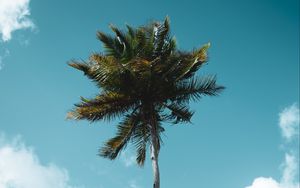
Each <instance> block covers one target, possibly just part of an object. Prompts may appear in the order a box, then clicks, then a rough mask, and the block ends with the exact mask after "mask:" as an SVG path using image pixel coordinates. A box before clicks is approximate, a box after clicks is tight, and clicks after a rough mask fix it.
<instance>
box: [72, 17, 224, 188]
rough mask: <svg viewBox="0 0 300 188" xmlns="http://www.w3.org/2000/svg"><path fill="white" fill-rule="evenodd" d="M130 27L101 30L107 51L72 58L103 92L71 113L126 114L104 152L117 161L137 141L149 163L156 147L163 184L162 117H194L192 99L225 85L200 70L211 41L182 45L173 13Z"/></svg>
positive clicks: (89, 116)
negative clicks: (81, 59)
mask: <svg viewBox="0 0 300 188" xmlns="http://www.w3.org/2000/svg"><path fill="white" fill-rule="evenodd" d="M126 27H127V29H126V31H122V30H119V29H118V28H116V27H115V26H112V25H111V26H110V28H111V30H112V31H113V33H114V34H115V36H111V35H107V34H105V33H103V32H97V37H98V39H99V40H100V41H101V42H102V43H103V44H104V48H105V52H104V53H93V54H92V55H91V56H90V59H89V61H87V62H77V61H72V62H70V63H69V65H70V66H72V67H74V68H76V69H79V70H80V71H83V72H84V74H85V75H86V76H87V77H88V78H89V79H91V80H92V81H93V82H95V84H96V85H97V86H98V87H99V89H100V94H98V95H97V96H96V97H94V98H92V99H86V98H83V97H81V102H80V103H78V104H75V107H74V109H73V110H71V111H70V112H69V113H68V118H71V119H76V120H83V119H85V120H88V121H90V122H95V121H98V120H111V119H115V118H122V121H121V122H120V123H119V125H117V133H116V136H115V137H113V138H111V139H109V140H108V141H107V142H106V143H105V144H104V146H103V147H102V148H101V149H100V150H99V155H100V156H102V157H105V158H108V159H111V160H113V159H115V158H116V157H117V156H118V155H119V154H120V152H121V151H122V149H124V148H125V147H126V145H127V144H128V143H132V144H133V145H134V146H135V148H136V155H137V156H136V162H137V164H138V165H140V166H143V164H144V162H145V158H146V150H147V147H149V146H150V154H151V160H152V167H153V174H154V184H153V187H154V188H159V187H160V176H159V167H158V155H159V151H160V145H161V144H160V143H161V133H162V132H164V131H165V129H164V128H163V126H162V122H169V123H172V124H177V123H186V122H190V120H191V117H192V116H193V114H194V112H192V111H190V110H189V106H188V104H189V102H190V101H198V100H199V99H201V97H202V96H206V95H208V96H216V95H218V94H219V93H220V92H221V91H222V90H223V89H224V87H223V86H219V85H217V84H216V77H215V76H204V77H203V76H202V77H198V76H197V75H195V73H196V71H197V70H198V69H199V68H200V67H201V66H202V65H204V64H205V63H206V62H207V49H208V48H209V46H210V44H209V43H208V44H206V45H204V46H203V47H202V48H200V49H198V50H194V51H192V52H183V51H180V50H177V49H176V42H175V39H174V37H171V36H170V26H169V19H168V17H167V18H166V19H165V20H164V22H163V23H160V22H153V23H150V24H148V25H145V26H141V27H138V28H133V27H130V26H128V25H126Z"/></svg>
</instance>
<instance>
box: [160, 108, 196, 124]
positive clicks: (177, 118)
mask: <svg viewBox="0 0 300 188" xmlns="http://www.w3.org/2000/svg"><path fill="white" fill-rule="evenodd" d="M164 106H165V107H166V108H167V109H169V110H170V111H171V114H169V115H168V116H166V119H169V120H174V121H173V124H177V123H179V122H188V123H190V122H191V121H190V120H191V118H192V116H193V114H194V112H191V111H189V109H188V107H187V106H185V105H179V104H176V103H171V104H168V105H167V104H166V105H164Z"/></svg>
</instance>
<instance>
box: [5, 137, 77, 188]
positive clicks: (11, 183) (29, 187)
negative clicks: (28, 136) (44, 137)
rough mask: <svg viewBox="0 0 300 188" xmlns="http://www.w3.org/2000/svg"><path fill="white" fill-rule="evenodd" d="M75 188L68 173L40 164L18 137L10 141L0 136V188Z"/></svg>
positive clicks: (62, 169)
mask: <svg viewBox="0 0 300 188" xmlns="http://www.w3.org/2000/svg"><path fill="white" fill-rule="evenodd" d="M53 187H55V188H75V187H73V186H71V185H69V175H68V171H67V170H66V169H64V168H61V167H58V166H57V165H55V164H47V165H44V164H41V162H40V161H39V158H38V156H37V155H36V154H35V153H34V151H33V149H32V148H31V147H27V146H25V144H24V143H23V142H22V141H21V139H20V137H15V138H14V139H13V140H12V141H10V142H9V141H7V139H6V138H5V137H4V136H3V134H0V188H53Z"/></svg>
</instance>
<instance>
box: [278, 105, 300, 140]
mask: <svg viewBox="0 0 300 188" xmlns="http://www.w3.org/2000/svg"><path fill="white" fill-rule="evenodd" d="M279 127H280V129H281V132H282V136H283V138H284V139H285V140H287V141H291V139H293V138H294V137H295V136H297V135H298V136H299V108H298V107H297V105H296V103H295V104H293V105H292V106H290V107H287V108H285V109H284V110H283V111H282V112H281V113H280V114H279Z"/></svg>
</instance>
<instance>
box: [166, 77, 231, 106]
mask: <svg viewBox="0 0 300 188" xmlns="http://www.w3.org/2000/svg"><path fill="white" fill-rule="evenodd" d="M216 80H217V79H216V76H205V77H201V78H191V79H189V80H185V81H181V82H179V83H177V87H176V88H175V90H174V91H173V92H172V93H173V94H171V96H170V99H171V100H172V101H177V102H179V103H181V102H188V101H189V100H190V99H192V100H194V101H197V100H199V99H200V98H201V97H202V96H205V95H207V96H216V95H219V94H220V93H221V92H222V91H223V90H224V89H225V87H224V86H219V85H217V83H216Z"/></svg>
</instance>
